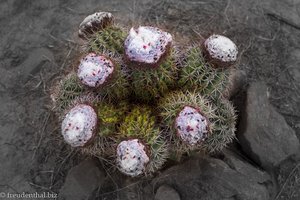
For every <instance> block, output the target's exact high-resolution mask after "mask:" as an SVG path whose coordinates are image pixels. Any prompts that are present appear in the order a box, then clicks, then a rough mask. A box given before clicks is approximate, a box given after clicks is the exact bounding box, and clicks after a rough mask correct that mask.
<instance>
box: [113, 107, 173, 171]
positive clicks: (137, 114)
mask: <svg viewBox="0 0 300 200" xmlns="http://www.w3.org/2000/svg"><path fill="white" fill-rule="evenodd" d="M119 138H120V139H119V140H120V141H124V140H126V139H125V138H131V139H136V140H137V139H138V140H139V142H141V143H143V148H144V149H145V151H146V152H147V155H148V157H149V158H150V161H149V163H148V162H147V164H145V166H144V170H143V173H144V174H152V173H153V172H155V171H156V170H157V169H159V168H161V166H162V165H163V164H164V162H165V161H166V158H167V155H168V148H167V144H166V143H165V142H164V141H163V138H162V136H161V135H160V130H159V129H158V127H157V126H156V119H155V117H154V116H152V112H151V110H150V109H149V108H147V107H141V106H137V107H134V108H133V109H132V111H131V112H130V113H129V114H128V115H127V116H126V117H125V119H124V122H123V123H122V124H121V125H120V130H119ZM117 158H118V157H117ZM121 171H122V170H121ZM123 172H124V171H123ZM139 174H140V173H136V175H139ZM128 175H131V176H134V175H133V174H128Z"/></svg>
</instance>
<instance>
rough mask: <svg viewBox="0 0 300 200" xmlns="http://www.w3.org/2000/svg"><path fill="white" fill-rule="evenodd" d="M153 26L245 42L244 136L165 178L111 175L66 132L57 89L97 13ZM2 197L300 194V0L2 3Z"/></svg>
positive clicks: (189, 36)
mask: <svg viewBox="0 0 300 200" xmlns="http://www.w3.org/2000/svg"><path fill="white" fill-rule="evenodd" d="M99 10H100V11H109V12H112V13H113V14H114V15H115V16H116V17H117V20H118V22H119V23H120V24H124V25H138V24H151V25H158V26H160V27H164V28H165V29H168V30H169V32H171V33H173V34H174V35H175V38H176V39H182V40H183V41H190V42H187V43H190V44H192V43H193V42H195V41H197V39H199V38H203V37H205V36H207V35H209V34H210V33H221V34H225V35H227V36H229V37H230V38H232V39H233V41H235V42H236V43H237V44H238V46H239V49H240V58H239V63H238V68H239V69H240V70H242V74H246V77H245V76H241V77H242V78H243V80H242V81H237V84H236V85H237V86H239V88H240V90H239V91H238V92H237V93H236V94H235V95H234V96H233V97H232V100H233V101H234V102H235V105H236V107H237V109H238V111H239V116H240V118H239V123H238V131H237V140H236V141H235V142H234V143H233V144H232V145H231V146H230V147H229V148H228V149H226V150H225V151H224V152H221V153H220V154H218V155H215V156H214V157H207V158H201V157H199V156H198V157H197V156H195V157H193V158H191V159H189V160H187V161H185V162H183V163H181V164H179V165H176V166H173V167H166V168H165V169H164V170H162V171H161V172H160V173H159V174H157V175H156V176H155V177H153V178H145V179H128V178H126V177H124V176H122V175H120V174H116V173H114V174H110V173H106V171H105V169H103V168H102V161H101V160H95V159H92V158H89V159H88V160H86V158H84V157H81V156H79V155H78V154H77V152H76V151H70V149H68V147H67V146H66V145H64V144H63V143H62V142H61V141H59V140H57V139H55V137H53V136H55V134H57V128H55V127H57V124H56V120H55V119H54V116H53V114H51V113H50V112H49V109H48V107H47V105H49V87H50V85H51V83H52V82H53V81H54V80H55V78H56V77H58V75H60V74H63V71H64V70H65V69H66V68H67V67H69V66H70V65H71V60H72V58H75V57H76V55H77V54H78V52H79V51H80V40H79V39H78V38H77V35H76V33H77V28H78V25H79V23H80V22H81V20H82V19H83V18H84V17H85V16H86V15H88V14H90V13H93V12H95V11H99ZM0 23H1V29H0V36H1V37H0V43H1V45H0V47H1V48H0V73H1V75H2V76H1V79H0V94H1V95H0V112H1V115H0V144H1V145H0V152H1V154H0V160H1V162H0V169H1V170H0V192H5V193H7V192H10V193H22V192H44V191H46V192H52V193H59V198H60V199H73V200H74V199H88V198H89V199H154V198H155V199H157V200H159V199H160V200H162V199H182V200H185V199H188V200H191V199H216V200H217V199H226V200H240V199H249V200H250V199H259V200H266V199H277V200H278V199H293V200H296V199H300V164H299V163H300V162H299V161H300V159H299V155H300V149H299V138H300V100H299V99H300V98H299V97H300V43H299V41H300V2H299V1H296V0H227V1H226V0H224V1H217V0H203V1H196V0H185V1H175V0H162V1H151V0H142V1H124V0H111V1H104V0H103V1H100V0H87V1H84V2H83V1H82V2H79V1H71V0H65V1H62V0H61V1H58V0H48V1H47V0H23V1H21V0H2V1H1V2H0Z"/></svg>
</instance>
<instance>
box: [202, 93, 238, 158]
mask: <svg viewBox="0 0 300 200" xmlns="http://www.w3.org/2000/svg"><path fill="white" fill-rule="evenodd" d="M214 107H215V108H216V109H215V114H216V115H215V117H214V125H215V126H214V132H213V134H212V135H211V136H210V137H209V138H207V140H206V141H205V142H204V143H203V148H204V149H205V151H206V152H209V153H214V152H218V151H221V150H222V149H223V148H225V147H226V146H227V145H228V144H229V143H231V142H232V141H233V140H234V139H235V130H236V119H237V115H236V111H235V109H234V107H233V105H232V104H231V103H230V101H229V100H227V99H224V98H223V99H220V100H219V101H216V102H214Z"/></svg>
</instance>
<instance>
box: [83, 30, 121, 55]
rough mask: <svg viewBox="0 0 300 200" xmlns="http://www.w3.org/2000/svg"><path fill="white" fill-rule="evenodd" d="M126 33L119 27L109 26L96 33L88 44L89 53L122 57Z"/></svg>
mask: <svg viewBox="0 0 300 200" xmlns="http://www.w3.org/2000/svg"><path fill="white" fill-rule="evenodd" d="M125 38H126V32H125V31H124V30H123V29H122V28H120V27H118V26H108V27H106V28H105V29H102V30H100V31H98V32H96V33H95V34H94V35H93V36H92V37H91V38H89V40H88V42H87V44H86V50H87V51H88V52H96V53H100V54H103V53H104V54H112V55H114V56H115V55H120V54H123V53H124V41H125Z"/></svg>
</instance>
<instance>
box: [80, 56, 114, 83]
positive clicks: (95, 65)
mask: <svg viewBox="0 0 300 200" xmlns="http://www.w3.org/2000/svg"><path fill="white" fill-rule="evenodd" d="M113 71H114V64H113V62H112V61H111V60H110V59H109V58H106V57H105V56H102V55H98V54H95V53H89V54H87V55H86V56H85V57H84V58H82V59H81V60H80V64H79V67H78V72H77V76H78V78H79V79H80V81H81V82H82V83H83V84H84V85H86V86H89V87H99V86H101V85H103V84H104V83H105V82H106V81H107V80H108V79H109V78H110V77H111V75H112V73H113Z"/></svg>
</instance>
